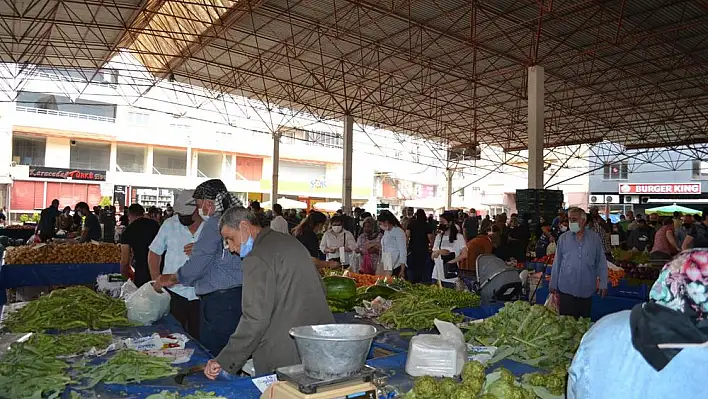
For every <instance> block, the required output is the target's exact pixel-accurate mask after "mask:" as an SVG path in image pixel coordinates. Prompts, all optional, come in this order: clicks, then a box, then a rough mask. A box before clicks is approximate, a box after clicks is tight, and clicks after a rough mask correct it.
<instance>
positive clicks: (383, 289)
mask: <svg viewBox="0 0 708 399" xmlns="http://www.w3.org/2000/svg"><path fill="white" fill-rule="evenodd" d="M366 293H367V294H371V295H373V296H374V298H376V297H377V296H380V297H381V298H383V299H391V298H392V297H393V296H394V295H396V294H398V293H399V291H398V290H396V289H394V288H391V287H387V286H385V285H378V284H377V285H372V286H370V287H368V288H367V289H366Z"/></svg>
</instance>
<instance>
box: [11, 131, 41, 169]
mask: <svg viewBox="0 0 708 399" xmlns="http://www.w3.org/2000/svg"><path fill="white" fill-rule="evenodd" d="M46 148H47V139H45V138H34V137H21V136H13V137H12V162H14V163H15V164H17V165H29V166H44V152H45V150H46Z"/></svg>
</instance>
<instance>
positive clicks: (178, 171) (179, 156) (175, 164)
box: [153, 148, 187, 176]
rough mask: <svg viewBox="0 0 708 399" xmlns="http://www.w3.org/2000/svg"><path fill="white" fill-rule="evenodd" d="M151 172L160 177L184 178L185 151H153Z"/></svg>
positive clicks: (156, 149) (162, 149) (159, 149)
mask: <svg viewBox="0 0 708 399" xmlns="http://www.w3.org/2000/svg"><path fill="white" fill-rule="evenodd" d="M153 167H154V169H153V171H154V172H156V173H159V174H161V175H172V176H186V175H187V150H169V149H165V148H155V149H154V150H153Z"/></svg>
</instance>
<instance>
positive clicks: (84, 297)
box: [4, 286, 130, 333]
mask: <svg viewBox="0 0 708 399" xmlns="http://www.w3.org/2000/svg"><path fill="white" fill-rule="evenodd" d="M126 314H127V311H126V308H125V303H124V302H123V301H121V300H120V299H115V298H111V297H109V296H107V295H104V294H99V293H97V292H95V291H93V290H91V289H90V288H87V287H83V286H76V287H69V288H65V289H60V290H55V291H52V292H51V293H50V294H49V295H46V296H43V297H41V298H39V299H36V300H34V301H31V302H30V303H28V304H27V305H25V306H24V307H22V308H21V309H19V310H18V311H16V312H13V313H10V314H9V315H8V317H7V318H6V319H5V321H4V325H5V327H6V328H7V329H8V330H9V331H10V332H15V333H20V332H42V331H47V330H71V329H75V328H83V329H86V328H89V329H92V330H97V329H105V328H110V327H116V326H129V325H130V322H129V321H128V318H127V317H126Z"/></svg>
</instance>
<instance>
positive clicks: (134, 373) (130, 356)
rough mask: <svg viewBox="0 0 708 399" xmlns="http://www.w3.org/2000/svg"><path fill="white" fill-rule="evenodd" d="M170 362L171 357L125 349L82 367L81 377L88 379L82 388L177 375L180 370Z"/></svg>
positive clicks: (138, 381)
mask: <svg viewBox="0 0 708 399" xmlns="http://www.w3.org/2000/svg"><path fill="white" fill-rule="evenodd" d="M170 363H171V360H170V359H166V358H159V357H154V356H150V355H146V354H144V353H142V352H138V351H135V350H132V349H123V350H121V351H119V352H118V353H116V355H115V356H113V357H112V358H111V359H110V360H108V361H107V362H105V363H101V364H99V365H86V366H84V367H82V368H81V369H82V371H83V372H82V373H81V379H82V380H83V379H85V380H86V381H87V385H86V386H83V387H82V388H84V389H87V388H92V387H94V386H95V385H96V384H98V383H99V382H103V383H106V384H131V383H140V382H142V381H149V380H156V379H158V378H163V377H169V376H172V375H176V374H177V373H178V371H179V370H178V369H177V368H175V367H172V366H171V365H170Z"/></svg>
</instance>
